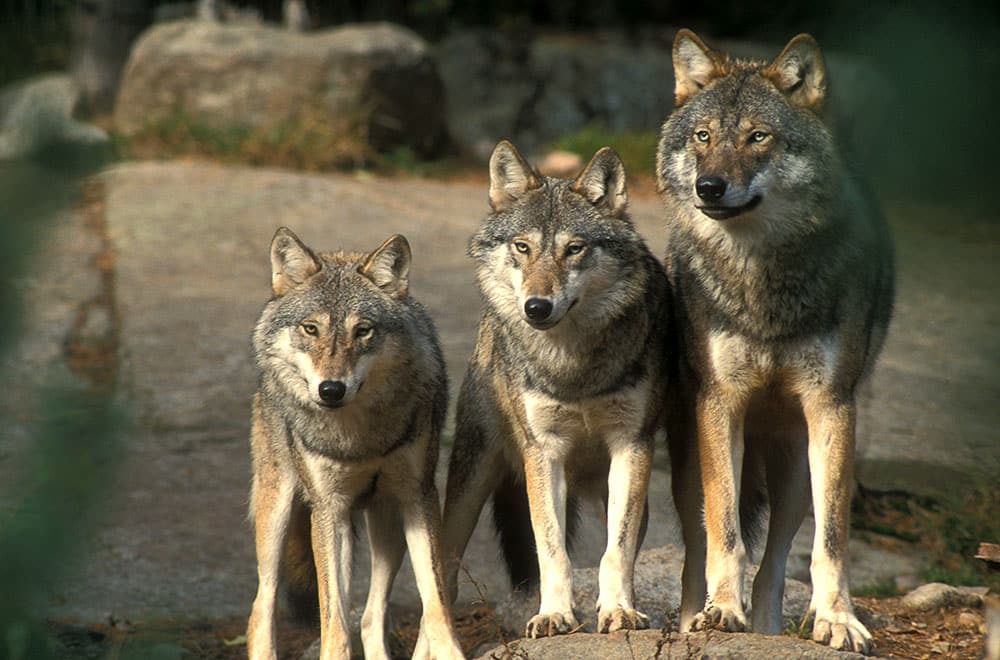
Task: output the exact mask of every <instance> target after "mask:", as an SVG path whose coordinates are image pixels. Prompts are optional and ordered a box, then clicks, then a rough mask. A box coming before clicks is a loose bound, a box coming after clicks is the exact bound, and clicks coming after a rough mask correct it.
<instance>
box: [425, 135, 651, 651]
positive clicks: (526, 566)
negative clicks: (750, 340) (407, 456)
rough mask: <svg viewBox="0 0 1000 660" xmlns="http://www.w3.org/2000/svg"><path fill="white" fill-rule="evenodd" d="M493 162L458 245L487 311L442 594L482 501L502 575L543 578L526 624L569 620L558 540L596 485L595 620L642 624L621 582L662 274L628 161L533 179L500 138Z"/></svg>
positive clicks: (565, 628) (472, 376) (454, 457)
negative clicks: (465, 241) (474, 222)
mask: <svg viewBox="0 0 1000 660" xmlns="http://www.w3.org/2000/svg"><path fill="white" fill-rule="evenodd" d="M489 168H490V188H489V201H490V206H491V208H492V210H491V211H490V213H489V214H488V215H487V216H486V219H485V221H484V222H483V223H482V226H481V227H480V229H479V230H478V232H477V233H476V234H475V235H474V236H473V237H472V239H471V240H470V242H469V250H468V252H469V255H470V256H471V257H472V258H473V259H475V260H476V262H477V281H478V285H479V289H480V291H481V294H482V298H483V304H484V309H483V312H482V316H481V319H480V322H479V330H478V339H477V343H476V347H475V351H474V354H473V356H472V359H471V361H470V363H469V366H468V370H467V372H466V375H465V378H464V381H463V383H462V388H461V391H460V394H459V398H458V405H457V410H456V422H455V444H454V449H453V451H452V454H451V458H450V461H449V467H448V481H447V487H446V492H445V505H444V548H445V550H444V552H445V553H446V560H450V561H451V563H450V565H449V567H448V583H449V588H450V594H451V597H452V599H453V598H454V597H455V594H456V593H457V571H458V569H459V565H458V560H460V559H461V556H462V554H463V552H464V550H465V547H466V544H467V543H468V540H469V537H470V535H471V534H472V531H473V529H474V528H475V526H476V523H477V521H478V519H479V515H480V512H481V510H482V508H483V505H484V504H485V502H486V500H487V499H488V498H489V497H490V496H492V498H493V518H494V522H495V525H496V529H497V531H498V533H499V537H500V544H501V548H502V552H503V555H504V558H505V560H506V563H507V566H508V569H509V571H510V576H511V581H512V583H513V585H514V586H515V587H521V586H527V585H532V584H538V583H539V580H540V585H539V586H540V591H541V603H540V607H539V611H538V614H537V615H535V616H533V617H532V618H531V619H530V620H529V621H528V622H527V625H526V633H525V634H526V635H527V636H528V637H540V636H549V635H556V634H562V633H567V632H570V631H572V630H574V629H575V628H577V627H578V625H579V624H578V621H577V617H576V614H575V613H574V603H573V593H572V583H571V574H570V560H569V556H568V554H567V546H566V537H567V535H568V533H569V534H570V535H571V533H572V527H573V525H574V519H575V513H574V511H575V505H574V503H575V502H576V501H578V498H579V497H581V496H583V495H585V494H587V493H592V494H597V495H599V496H600V497H601V498H602V499H603V501H604V505H605V508H606V511H607V529H608V543H607V548H606V550H605V552H604V555H603V558H602V559H601V564H600V596H599V598H598V601H597V606H596V607H597V628H598V630H600V631H602V632H611V631H614V630H619V629H638V628H645V627H647V626H648V618H647V617H646V615H645V614H643V613H642V612H639V611H638V610H636V608H635V604H634V602H633V598H634V596H633V578H632V576H633V565H634V561H635V556H636V553H637V551H638V548H639V545H640V543H641V541H642V538H643V535H644V533H645V526H646V521H647V519H648V512H647V511H646V491H647V486H648V483H649V475H650V468H651V461H652V455H653V446H654V435H655V434H656V431H657V429H659V428H661V427H662V423H663V422H662V414H661V411H662V406H661V405H660V404H661V399H662V397H663V395H664V391H665V390H664V388H665V383H664V374H665V369H666V366H667V364H668V361H667V357H666V353H665V344H664V343H663V342H662V341H661V333H662V332H664V331H665V329H664V324H665V323H668V322H669V319H668V316H667V314H668V312H669V290H668V286H667V281H666V274H665V273H664V271H663V267H662V264H661V263H660V262H659V260H658V259H656V258H655V257H654V256H653V255H652V254H651V253H650V251H649V250H648V248H647V247H646V245H645V243H644V242H643V240H642V238H641V237H640V236H639V234H638V232H637V231H636V229H635V227H634V226H633V224H632V222H631V220H630V219H629V217H628V214H627V209H626V206H627V201H628V194H627V189H626V180H625V176H626V175H625V168H624V166H623V165H622V162H621V160H620V158H619V157H618V155H617V154H616V153H615V152H614V151H613V150H612V149H610V148H607V147H606V148H603V149H601V150H600V151H598V152H597V153H596V154H595V155H594V157H593V158H592V160H591V161H590V162H589V164H588V165H587V166H586V167H585V168H584V170H583V171H582V173H580V175H579V176H577V177H576V178H575V179H573V180H567V179H554V178H549V177H544V176H542V175H540V174H538V173H537V172H535V171H534V170H533V169H532V168H531V167H530V166H529V165H528V164H527V163H526V162H525V160H524V159H523V158H522V157H521V155H520V154H519V153H518V151H517V149H516V148H515V147H514V146H513V145H512V144H510V143H509V142H507V141H502V142H500V143H499V144H498V145H497V146H496V148H495V149H494V151H493V154H492V156H491V158H490V166H489ZM568 509H569V510H568ZM536 552H537V556H536Z"/></svg>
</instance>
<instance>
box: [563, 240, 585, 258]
mask: <svg viewBox="0 0 1000 660" xmlns="http://www.w3.org/2000/svg"><path fill="white" fill-rule="evenodd" d="M585 247H587V246H586V245H584V244H583V243H570V244H569V245H567V246H566V256H568V257H572V256H573V255H575V254H580V253H581V252H583V249H584V248H585Z"/></svg>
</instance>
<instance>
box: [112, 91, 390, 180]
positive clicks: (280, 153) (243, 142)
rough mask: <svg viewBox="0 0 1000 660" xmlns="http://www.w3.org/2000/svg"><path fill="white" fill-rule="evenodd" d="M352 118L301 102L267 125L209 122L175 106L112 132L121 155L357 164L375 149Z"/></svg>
mask: <svg viewBox="0 0 1000 660" xmlns="http://www.w3.org/2000/svg"><path fill="white" fill-rule="evenodd" d="M363 135H364V131H363V130H362V127H361V126H360V124H359V120H358V119H357V118H346V117H337V118H334V117H331V116H330V115H329V113H327V112H324V111H322V110H321V109H315V108H308V107H304V108H302V109H301V111H300V112H299V115H298V116H297V117H295V118H293V119H289V120H283V121H279V122H274V123H272V124H269V125H266V126H259V127H250V126H241V125H232V126H222V127H220V126H212V125H208V124H206V123H204V122H202V121H200V120H199V119H198V118H196V117H193V116H191V115H189V114H188V113H186V112H183V111H181V110H178V111H176V112H174V113H172V114H170V115H169V116H167V117H166V118H164V119H158V120H155V121H151V122H149V124H147V125H146V127H145V128H143V130H141V131H139V132H138V133H136V134H135V135H131V136H128V137H125V136H123V135H120V134H116V135H115V136H114V139H115V143H116V145H117V148H118V153H119V155H120V156H122V157H125V158H170V157H178V156H195V157H201V158H208V159H211V160H219V161H222V162H227V163H240V164H246V165H258V166H268V167H282V168H288V169H295V170H306V171H323V170H334V169H342V168H346V167H359V166H363V165H366V164H369V163H371V162H373V161H374V160H375V158H376V154H375V153H374V151H373V150H372V149H371V147H370V146H369V145H368V144H367V142H366V141H365V140H364V139H363V137H362V136H363Z"/></svg>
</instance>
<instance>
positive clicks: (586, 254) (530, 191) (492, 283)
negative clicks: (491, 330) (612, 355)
mask: <svg viewBox="0 0 1000 660" xmlns="http://www.w3.org/2000/svg"><path fill="white" fill-rule="evenodd" d="M627 202H628V194H627V191H626V187H625V168H624V166H623V165H622V162H621V159H620V158H619V157H618V154H616V153H615V152H614V151H613V150H612V149H610V148H608V147H605V148H603V149H601V150H600V151H598V152H597V153H596V154H595V155H594V157H593V159H591V161H590V163H589V164H588V165H587V166H586V167H585V168H584V170H583V172H582V173H581V174H580V175H579V176H578V177H576V179H573V180H563V179H553V178H548V177H543V176H541V175H540V174H538V173H536V172H535V171H534V170H532V168H531V167H530V166H529V165H528V164H527V163H526V162H525V161H524V159H523V158H521V155H520V154H519V153H518V152H517V149H515V148H514V146H513V145H512V144H511V143H509V142H507V141H503V142H500V143H499V144H498V145H497V146H496V148H495V149H494V150H493V155H492V157H491V158H490V206H491V207H492V212H491V213H490V214H489V215H488V216H487V217H486V220H485V221H484V222H483V225H482V227H481V228H480V230H479V231H478V232H477V233H476V234H475V235H474V236H473V237H472V240H471V241H470V244H469V254H470V255H471V256H472V257H474V258H475V259H477V260H478V261H479V262H480V263H479V269H478V279H479V286H480V289H481V290H482V293H483V296H484V297H485V298H486V300H487V302H488V304H490V305H491V306H492V307H493V308H494V309H496V310H497V312H498V313H499V314H500V315H501V316H502V317H503V318H506V319H520V320H522V321H523V322H525V323H527V324H528V325H529V326H531V327H532V328H534V329H536V330H549V329H551V328H553V327H555V326H556V325H557V324H559V323H560V322H561V321H563V319H565V318H566V317H567V315H570V314H572V310H573V309H574V308H575V307H576V306H577V305H580V307H581V308H582V309H586V310H587V311H585V312H581V314H583V315H584V316H586V317H589V318H597V319H600V317H601V315H602V314H604V313H605V311H607V310H608V309H610V308H611V307H614V306H616V305H618V304H620V302H621V300H622V299H624V298H626V297H627V296H624V295H623V293H625V292H624V291H623V289H622V287H625V286H627V285H628V284H630V283H631V282H630V281H629V280H628V279H627V278H626V277H625V275H627V274H629V273H631V272H632V271H633V270H635V269H637V265H636V264H635V263H634V259H633V257H634V255H635V254H636V250H637V246H638V245H640V244H641V239H640V238H639V236H638V234H637V233H636V231H635V228H634V227H633V226H632V223H631V221H630V220H629V219H628V216H627V215H626V205H627ZM616 297H617V299H616ZM602 307H603V308H604V310H605V311H602Z"/></svg>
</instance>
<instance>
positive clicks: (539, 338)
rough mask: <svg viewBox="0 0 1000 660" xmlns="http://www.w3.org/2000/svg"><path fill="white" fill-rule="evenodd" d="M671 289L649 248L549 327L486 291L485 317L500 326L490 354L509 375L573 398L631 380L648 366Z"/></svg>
mask: <svg viewBox="0 0 1000 660" xmlns="http://www.w3.org/2000/svg"><path fill="white" fill-rule="evenodd" d="M664 290H665V280H664V279H663V276H662V271H660V270H659V267H658V266H657V265H656V264H655V263H654V257H653V256H652V255H651V254H649V253H648V252H647V253H646V254H645V255H644V256H643V255H637V262H636V264H635V269H634V271H633V272H631V273H623V276H622V277H621V278H620V279H619V280H617V281H616V283H615V285H614V286H613V287H612V288H611V289H609V290H608V291H607V292H606V295H604V296H602V297H601V298H600V299H599V300H596V301H593V302H592V303H591V304H590V305H589V306H586V307H585V306H584V305H583V304H581V305H580V309H574V310H572V311H571V312H570V313H569V314H567V316H566V317H565V318H564V319H563V320H562V321H560V323H559V324H558V325H556V326H555V327H553V328H551V329H549V330H538V329H535V328H533V327H531V326H530V325H529V324H528V323H527V322H525V321H524V320H523V319H521V318H520V316H519V315H517V314H516V313H515V314H511V313H508V312H506V311H505V310H503V309H500V308H498V307H497V306H496V305H494V304H490V302H489V298H487V306H486V309H485V312H484V318H483V321H482V325H483V326H484V327H486V328H490V329H491V330H492V333H493V341H492V342H490V345H491V347H492V351H493V355H492V356H491V360H490V361H491V362H492V363H493V365H494V366H499V367H500V371H501V373H502V374H503V377H505V378H508V379H513V380H517V381H520V382H522V383H523V384H524V385H525V387H526V388H527V389H535V390H540V391H542V392H544V393H545V394H547V395H549V396H552V397H554V398H557V399H563V400H566V401H572V400H579V399H583V398H589V397H593V396H598V395H600V394H603V393H605V392H608V391H611V390H613V389H615V388H617V387H620V386H622V385H626V384H631V382H634V381H637V380H639V379H641V378H642V377H643V376H644V375H645V374H646V369H647V356H648V353H649V351H650V342H652V341H654V340H655V336H654V335H655V331H656V328H658V319H659V317H660V315H661V314H662V313H663V311H664V310H663V304H664V301H663V297H664Z"/></svg>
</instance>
